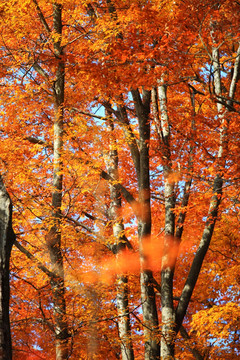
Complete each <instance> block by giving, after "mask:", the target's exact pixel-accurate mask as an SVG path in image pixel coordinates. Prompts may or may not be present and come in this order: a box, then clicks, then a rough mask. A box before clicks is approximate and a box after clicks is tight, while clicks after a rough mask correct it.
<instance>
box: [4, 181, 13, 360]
mask: <svg viewBox="0 0 240 360" xmlns="http://www.w3.org/2000/svg"><path fill="white" fill-rule="evenodd" d="M14 240H15V234H14V232H13V229H12V203H11V200H10V197H9V195H8V192H7V190H6V188H5V186H4V184H3V180H2V177H1V178H0V244H1V245H0V246H1V252H0V254H1V255H0V265H1V267H0V298H1V302H0V314H1V315H0V354H1V358H2V359H4V360H11V359H12V342H11V332H10V321H9V297H10V287H9V262H10V254H11V249H12V246H13V243H14Z"/></svg>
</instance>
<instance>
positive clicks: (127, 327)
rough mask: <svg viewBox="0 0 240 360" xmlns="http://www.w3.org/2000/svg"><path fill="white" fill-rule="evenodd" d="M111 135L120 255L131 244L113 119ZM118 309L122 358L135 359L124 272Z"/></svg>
mask: <svg viewBox="0 0 240 360" xmlns="http://www.w3.org/2000/svg"><path fill="white" fill-rule="evenodd" d="M108 129H109V136H110V150H109V153H108V155H107V161H106V162H107V171H108V174H109V175H110V176H111V178H112V179H113V183H111V182H110V183H109V186H110V198H111V203H110V208H109V218H110V220H111V222H112V229H113V236H114V243H111V244H109V246H110V248H111V250H112V252H113V253H114V254H116V256H118V254H120V253H121V251H122V250H124V249H126V248H127V247H128V246H129V245H128V243H127V239H126V237H125V235H124V225H123V221H122V214H121V192H120V191H119V188H118V187H117V186H116V181H118V151H117V149H116V141H115V139H114V137H113V135H112V133H113V130H114V125H113V123H112V122H111V121H109V122H108ZM114 182H115V184H114ZM116 300H117V301H116V303H117V311H118V332H119V338H120V347H121V355H122V360H133V359H134V353H133V344H132V339H131V324H130V314H129V304H128V277H127V276H126V275H124V274H118V276H117V299H116Z"/></svg>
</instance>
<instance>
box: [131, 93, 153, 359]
mask: <svg viewBox="0 0 240 360" xmlns="http://www.w3.org/2000/svg"><path fill="white" fill-rule="evenodd" d="M132 97H133V101H134V106H135V110H136V113H137V118H138V123H139V135H140V136H139V148H140V149H139V152H140V169H139V176H138V188H139V213H138V238H139V248H140V262H141V274H140V285H141V302H142V311H143V323H144V337H145V360H157V359H159V358H160V346H159V327H158V326H159V325H158V315H157V307H156V298H155V292H154V287H153V275H152V271H151V269H149V268H148V264H147V259H146V257H145V254H144V243H145V242H147V241H151V239H150V237H151V205H150V178H149V142H150V120H149V113H150V100H151V92H150V91H145V90H143V96H142V98H141V96H140V93H139V91H138V90H133V91H132Z"/></svg>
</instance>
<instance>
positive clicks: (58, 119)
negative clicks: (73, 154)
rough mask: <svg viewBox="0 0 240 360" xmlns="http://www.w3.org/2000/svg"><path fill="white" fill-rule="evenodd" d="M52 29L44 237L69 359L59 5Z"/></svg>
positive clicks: (61, 350)
mask: <svg viewBox="0 0 240 360" xmlns="http://www.w3.org/2000/svg"><path fill="white" fill-rule="evenodd" d="M53 27H54V31H55V32H56V33H57V34H58V35H59V39H58V40H57V41H56V42H54V52H55V58H56V62H57V69H56V80H55V82H54V85H53V91H54V101H55V119H54V140H53V158H54V160H53V161H54V165H53V167H54V168H53V191H52V223H53V225H52V227H51V229H50V231H49V233H48V236H47V247H48V251H49V255H50V261H51V266H52V271H53V272H54V273H55V274H56V277H52V278H51V281H50V283H51V289H52V296H53V308H54V321H55V343H56V360H66V359H67V358H68V339H69V334H68V324H67V316H66V303H65V286H64V267H63V256H62V249H61V219H62V211H61V206H62V185H63V175H62V166H63V164H62V147H63V118H64V75H65V74H64V73H65V64H64V59H63V48H62V46H61V35H62V6H61V4H59V3H53Z"/></svg>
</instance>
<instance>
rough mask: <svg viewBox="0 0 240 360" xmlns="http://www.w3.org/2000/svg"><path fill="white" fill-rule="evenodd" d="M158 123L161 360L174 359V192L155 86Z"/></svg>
mask: <svg viewBox="0 0 240 360" xmlns="http://www.w3.org/2000/svg"><path fill="white" fill-rule="evenodd" d="M158 97H159V105H160V114H161V116H160V122H161V126H160V128H161V135H160V136H161V140H162V141H161V144H162V160H163V174H164V201H165V226H164V228H165V236H164V250H163V258H162V270H161V302H162V337H161V359H168V360H169V359H173V358H174V325H175V311H174V307H173V275H174V266H175V260H176V259H175V258H174V256H175V254H174V252H175V239H174V231H175V214H174V212H173V210H174V208H175V190H174V183H173V181H172V179H171V173H172V162H171V149H170V127H169V119H168V113H167V87H166V85H164V84H162V85H159V87H158Z"/></svg>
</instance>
